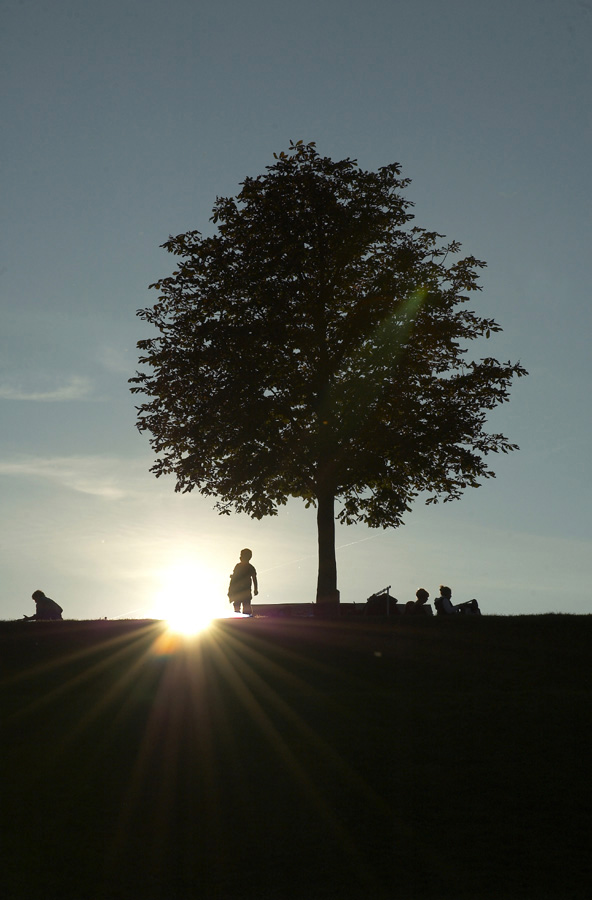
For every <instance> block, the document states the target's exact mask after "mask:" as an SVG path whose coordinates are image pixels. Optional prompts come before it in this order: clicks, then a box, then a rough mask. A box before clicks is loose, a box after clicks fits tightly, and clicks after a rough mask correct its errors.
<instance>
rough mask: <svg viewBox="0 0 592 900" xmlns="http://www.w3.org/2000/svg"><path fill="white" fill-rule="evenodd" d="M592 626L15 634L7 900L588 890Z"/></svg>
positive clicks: (104, 627) (5, 662) (333, 626)
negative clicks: (188, 638)
mask: <svg viewBox="0 0 592 900" xmlns="http://www.w3.org/2000/svg"><path fill="white" fill-rule="evenodd" d="M591 638H592V617H590V616H584V617H577V616H537V617H512V618H498V617H488V616H482V617H480V618H475V619H473V618H469V617H467V618H462V619H460V618H459V619H454V620H452V621H450V620H448V619H440V618H433V619H427V618H426V619H425V620H424V619H421V620H419V619H409V620H407V619H405V617H401V618H397V619H395V618H391V619H382V620H376V621H371V620H369V619H358V620H345V619H342V620H336V621H321V620H315V619H300V620H298V619H291V620H288V619H266V618H255V619H250V620H221V621H219V622H216V623H214V624H213V625H212V626H211V627H210V629H209V630H207V631H206V632H204V633H203V634H202V635H201V637H200V638H199V639H197V640H195V641H193V642H191V643H184V644H183V643H180V642H179V641H176V640H175V639H174V638H172V637H171V636H167V635H166V633H164V632H163V630H162V625H161V624H160V623H154V622H107V621H98V622H57V623H51V622H50V623H42V622H4V623H0V678H1V686H2V690H1V692H0V715H1V721H2V729H3V732H2V758H3V765H2V782H3V784H2V793H1V814H0V815H1V817H2V823H1V824H2V837H3V840H2V848H3V850H2V854H3V855H2V873H1V879H0V881H1V883H2V885H3V896H4V897H6V898H10V900H20V898H27V900H35V898H44V900H46V898H52V897H54V896H55V897H60V898H62V900H70V898H72V900H73V898H76V900H131V898H145V900H188V898H198V897H199V898H205V900H210V898H220V900H226V898H245V900H250V898H257V900H267V898H269V900H282V898H286V900H297V898H298V900H299V898H306V900H324V898H327V900H328V898H340V900H341V898H363V897H365V896H366V895H368V896H372V897H373V898H393V897H400V898H402V900H432V898H433V900H435V898H438V900H442V898H451V900H452V898H454V900H464V898H466V900H469V898H471V900H493V898H496V900H497V898H506V900H508V898H509V900H512V898H536V900H544V898H548V900H571V898H574V900H575V898H584V897H588V896H589V886H590V883H592V882H591V881H590V875H591V872H590V863H589V857H590V836H591V834H592V828H591V826H592V814H591V808H592V806H591V799H592V797H591V794H592V790H591V787H590V785H591V779H590V758H591V751H592V746H591V744H592V741H591V734H592V728H591V709H592V707H591V702H590V701H591V680H592V679H591V675H590V649H591Z"/></svg>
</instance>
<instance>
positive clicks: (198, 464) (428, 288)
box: [130, 141, 525, 602]
mask: <svg viewBox="0 0 592 900" xmlns="http://www.w3.org/2000/svg"><path fill="white" fill-rule="evenodd" d="M409 183H410V182H409V179H406V178H402V177H401V167H400V166H399V164H397V163H393V164H391V165H387V166H384V167H382V168H379V169H378V171H376V172H370V171H364V170H363V169H361V168H360V167H359V166H358V164H357V162H356V161H355V160H352V159H344V160H340V161H333V160H332V159H330V158H327V157H322V156H320V155H319V153H318V152H317V150H316V147H315V145H314V144H312V143H311V144H305V143H303V142H302V141H299V142H298V143H296V144H293V143H292V144H290V148H289V150H288V151H287V152H282V153H280V154H278V155H275V154H274V162H273V164H272V165H270V166H268V167H267V169H266V172H265V173H264V174H262V175H259V176H258V177H250V178H246V179H245V181H244V182H243V183H242V184H241V186H240V187H241V189H240V192H239V193H238V195H237V196H236V197H230V198H225V197H218V198H217V199H216V202H215V205H214V208H213V214H212V217H211V221H212V223H213V226H215V227H214V228H213V229H212V231H213V232H214V233H213V234H211V235H207V236H206V235H202V234H200V232H198V231H190V232H188V233H186V234H179V235H177V236H176V237H170V238H169V240H168V241H167V242H166V243H165V244H163V247H164V248H165V249H166V250H168V251H169V252H170V253H172V254H173V255H174V256H176V257H178V262H177V268H176V270H175V271H174V272H173V273H172V275H170V276H168V277H166V278H163V279H162V280H160V281H158V282H157V283H156V284H153V285H151V288H153V289H155V290H156V291H157V292H158V300H157V302H156V303H155V304H154V306H152V307H149V308H146V309H141V310H138V316H139V317H140V318H141V319H142V320H144V321H145V322H147V323H149V324H150V325H152V326H154V327H155V328H156V329H157V330H158V332H159V334H158V336H156V337H153V338H149V339H146V340H142V341H139V342H138V347H139V349H140V350H141V351H142V355H141V357H140V364H141V365H146V366H149V367H150V368H149V370H148V371H144V372H138V373H136V376H135V377H134V378H132V379H130V381H131V383H132V384H133V387H132V388H131V390H132V392H134V393H143V394H145V395H147V397H148V398H149V399H148V400H147V401H146V402H144V403H142V404H141V405H140V406H139V407H137V409H138V419H137V427H138V428H139V430H140V431H148V432H150V434H151V438H150V440H151V445H152V447H153V449H154V451H155V453H156V454H157V459H156V462H155V463H154V465H153V467H152V469H151V471H153V472H154V473H155V475H156V476H157V477H158V476H160V475H163V474H173V475H174V476H175V478H176V487H175V489H176V490H177V491H191V490H193V489H194V488H197V489H198V490H199V491H200V492H201V493H202V494H205V495H209V496H213V497H216V498H217V500H216V504H215V505H216V507H217V509H218V510H219V511H220V512H222V513H229V512H230V511H231V510H236V511H240V512H246V513H248V514H249V515H250V516H253V517H255V518H261V517H263V516H267V515H275V514H276V513H277V511H278V508H279V507H280V506H282V505H284V504H285V503H286V502H287V500H288V498H289V497H299V498H302V499H303V500H304V501H305V502H306V503H307V504H313V505H315V506H316V507H317V521H318V536H319V581H318V590H317V600H318V601H319V602H323V601H326V602H332V601H336V600H338V596H339V595H338V592H337V575H336V566H335V532H334V527H335V516H337V519H338V520H340V521H341V522H344V523H353V522H364V523H366V524H367V525H369V526H371V527H377V526H382V527H389V526H398V525H400V524H401V523H402V520H403V515H404V514H405V513H406V512H408V511H409V510H410V508H411V503H412V501H413V500H414V499H415V498H416V497H417V496H418V495H420V494H422V495H423V494H425V495H426V500H427V502H428V503H429V502H435V501H437V500H438V499H440V498H441V499H443V500H444V501H449V500H454V499H457V498H459V497H460V496H461V494H462V492H463V491H464V489H465V488H467V487H477V486H479V484H480V483H481V481H482V480H483V479H485V478H491V477H493V476H494V473H493V471H492V470H491V469H490V468H489V465H488V460H487V457H488V456H489V454H491V453H497V452H500V451H501V452H503V453H507V452H508V451H511V450H514V449H516V445H515V444H512V443H510V442H509V441H508V439H507V438H506V437H505V436H504V435H502V434H496V433H488V432H487V430H486V415H487V412H488V411H489V410H492V409H493V408H494V407H496V406H497V405H498V404H500V403H503V402H505V401H507V400H508V399H509V389H510V385H511V382H512V380H513V378H514V377H515V376H521V375H523V374H525V370H524V369H523V368H522V366H521V365H520V363H511V362H507V363H500V362H498V360H496V359H493V358H492V357H489V356H487V357H485V358H480V359H478V358H473V357H471V356H469V353H468V345H469V344H470V342H471V341H474V340H476V339H478V338H489V337H490V335H491V334H493V333H494V332H498V331H500V330H501V328H500V326H499V325H498V324H497V322H496V321H495V320H494V319H491V318H485V317H482V316H479V315H477V313H475V312H474V311H472V310H471V309H470V308H469V306H468V305H467V303H468V301H469V299H470V295H471V294H472V293H474V292H477V291H480V290H481V286H480V285H479V284H478V274H479V270H480V269H482V268H483V267H484V266H485V263H484V262H482V261H481V260H478V259H476V258H475V257H473V256H459V252H460V249H461V248H460V244H459V243H458V242H455V241H447V240H446V239H444V236H443V235H441V234H438V233H437V232H430V231H426V230H425V229H424V228H420V227H418V226H416V225H411V224H410V223H411V221H412V219H413V214H412V212H411V210H412V207H413V204H412V203H411V201H409V200H408V199H406V198H405V196H404V191H405V189H406V188H407V187H408V185H409ZM336 501H337V502H338V508H337V512H336V511H335V503H336Z"/></svg>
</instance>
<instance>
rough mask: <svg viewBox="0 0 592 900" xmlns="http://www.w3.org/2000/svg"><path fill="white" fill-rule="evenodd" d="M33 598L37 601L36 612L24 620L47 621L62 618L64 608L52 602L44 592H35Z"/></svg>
mask: <svg viewBox="0 0 592 900" xmlns="http://www.w3.org/2000/svg"><path fill="white" fill-rule="evenodd" d="M31 596H32V598H33V600H34V601H35V609H36V612H35V613H33V615H32V616H25V615H23V618H24V619H39V620H41V619H44V620H46V621H47V620H50V619H61V618H62V613H63V609H62V607H61V606H60V605H59V604H58V603H56V602H55V600H52V599H51V597H46V596H45V594H44V593H43V591H33V593H32V594H31Z"/></svg>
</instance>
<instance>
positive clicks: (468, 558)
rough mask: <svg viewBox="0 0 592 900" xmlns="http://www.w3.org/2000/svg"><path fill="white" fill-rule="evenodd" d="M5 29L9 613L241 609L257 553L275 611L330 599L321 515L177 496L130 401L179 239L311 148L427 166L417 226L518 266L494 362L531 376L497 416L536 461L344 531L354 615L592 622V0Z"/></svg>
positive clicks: (311, 6) (120, 0)
mask: <svg viewBox="0 0 592 900" xmlns="http://www.w3.org/2000/svg"><path fill="white" fill-rule="evenodd" d="M0 22H1V27H0V73H1V76H0V77H1V84H2V91H1V92H0V112H1V119H2V137H1V150H0V161H1V170H0V171H1V174H0V179H1V185H0V187H1V196H2V217H1V219H2V222H1V227H2V240H1V241H0V498H1V517H0V532H1V533H0V619H16V618H20V617H21V616H22V615H23V614H24V613H27V614H30V613H32V612H33V611H34V604H33V601H32V600H31V594H32V592H33V591H34V590H36V589H41V590H43V591H45V593H46V594H47V595H48V596H50V597H53V598H54V599H55V600H57V601H58V603H59V604H60V605H61V606H62V607H63V608H64V616H65V617H67V618H73V619H94V618H103V617H107V618H118V617H123V618H142V617H145V616H158V617H166V616H167V615H168V611H169V610H170V609H171V607H172V606H173V605H174V604H175V603H177V602H179V599H180V598H181V597H182V598H184V600H185V601H187V602H189V603H191V604H194V605H195V604H198V605H199V604H205V603H206V602H209V601H210V600H214V601H215V604H216V608H217V609H219V610H220V614H222V611H226V610H227V607H228V604H227V601H226V596H225V595H226V591H227V587H228V577H229V574H230V572H231V570H232V567H233V566H234V564H235V563H236V562H237V561H238V556H239V552H240V550H241V549H242V548H243V547H250V548H251V549H252V551H253V559H252V562H253V564H254V565H255V567H256V568H257V571H258V574H259V585H260V594H259V598H258V599H259V601H261V602H263V603H284V602H310V601H312V600H314V596H315V587H316V566H317V560H316V522H315V513H314V510H312V509H308V510H307V509H305V508H304V505H303V504H302V503H299V502H298V501H296V500H295V501H293V502H290V503H289V504H288V506H287V507H286V508H285V509H284V510H282V511H281V512H280V514H279V515H278V516H277V517H274V518H270V519H264V520H262V521H260V522H256V521H253V520H251V519H249V518H248V517H246V516H244V515H233V516H231V517H226V516H222V517H221V516H219V515H218V514H217V513H216V511H215V510H214V509H213V503H212V500H211V499H210V498H205V497H201V496H200V495H199V494H198V493H197V492H196V491H194V492H193V493H191V494H176V493H175V492H174V480H173V479H172V478H169V479H165V478H162V479H159V480H157V479H156V478H155V477H154V476H153V475H152V474H151V473H150V471H149V469H150V466H151V464H152V462H153V456H152V452H151V449H150V445H149V440H148V437H147V435H146V434H139V433H138V431H137V429H136V428H135V420H136V413H135V409H134V405H135V404H136V403H138V402H139V400H138V398H137V397H136V398H134V397H133V396H132V395H131V394H130V392H129V385H128V378H130V377H132V376H133V375H134V373H135V370H136V368H137V367H138V362H137V361H138V356H139V352H138V350H137V347H136V344H137V341H138V340H140V339H141V338H143V337H147V336H155V333H154V334H153V333H152V332H150V330H149V329H148V326H146V325H145V324H143V323H141V322H140V320H139V319H138V318H137V316H136V310H137V309H139V308H142V307H146V306H149V305H152V304H153V303H154V302H155V301H156V294H155V292H150V291H149V290H148V285H149V284H150V283H152V282H155V281H156V280H157V279H159V278H162V277H165V276H166V275H168V274H171V272H172V271H173V269H174V268H175V266H174V259H173V257H171V256H169V255H168V254H167V253H166V252H165V251H164V250H162V249H161V248H160V245H161V244H162V243H163V242H164V241H165V240H166V239H167V238H168V236H169V234H178V233H181V232H184V231H187V230H192V229H198V230H201V231H202V232H204V233H211V230H212V229H213V226H212V224H211V223H210V221H209V218H210V215H211V210H212V206H213V203H214V201H215V199H216V196H232V195H236V194H237V193H238V191H239V189H240V188H239V185H240V182H241V181H242V180H243V179H244V178H245V176H249V175H250V176H256V175H258V174H260V173H262V172H263V171H264V170H265V167H266V166H267V165H270V164H272V163H273V153H274V152H279V151H281V150H286V149H287V148H288V146H289V142H290V140H294V141H297V140H304V141H305V142H309V141H315V142H316V145H317V149H318V151H319V153H321V155H323V156H330V157H332V158H333V159H342V158H345V157H350V158H353V159H357V160H358V162H359V164H360V165H361V166H362V167H363V168H364V169H376V168H378V167H379V166H383V165H388V164H390V163H392V162H399V163H400V164H401V166H402V174H403V176H404V177H408V178H411V179H412V183H411V185H410V187H409V188H408V189H407V192H406V193H407V197H408V198H409V199H410V200H412V201H413V202H414V204H415V209H414V213H415V217H416V218H415V224H417V225H419V226H421V227H425V228H427V229H429V230H434V231H439V232H440V233H442V234H445V235H446V237H447V238H449V239H455V240H459V241H460V242H461V243H462V245H463V252H465V253H467V254H472V255H474V256H476V257H478V258H480V259H483V260H485V261H486V262H487V264H488V265H487V269H485V270H484V273H483V276H482V278H481V284H482V286H483V291H482V292H481V293H480V294H478V295H476V296H475V300H474V301H473V303H472V305H473V307H474V308H475V310H476V311H477V312H478V313H479V314H481V315H483V316H487V317H493V318H495V319H496V320H497V321H498V322H499V323H500V325H501V326H502V328H503V332H502V333H501V334H499V335H496V336H494V337H492V339H491V340H490V341H489V342H487V344H486V346H484V347H483V348H482V351H483V353H482V355H483V356H486V355H493V356H495V357H497V358H498V359H499V360H501V361H506V360H512V361H517V360H520V361H521V362H522V364H523V365H524V366H525V368H526V369H527V370H528V371H529V376H528V378H523V379H520V380H519V381H517V382H515V384H514V387H513V389H512V394H511V401H510V403H509V404H506V405H504V406H503V407H501V408H499V409H498V410H496V411H495V412H494V413H493V414H492V415H491V417H490V423H489V424H490V428H491V429H492V430H495V431H502V432H504V434H506V435H507V437H508V438H509V439H510V440H511V441H513V442H515V443H517V444H519V446H520V451H519V452H516V453H512V454H510V455H508V456H501V457H500V458H499V459H497V458H494V459H493V463H494V466H493V467H494V469H495V471H496V473H497V478H496V479H495V480H490V481H486V482H485V483H484V484H483V486H482V487H481V488H479V489H477V490H471V491H470V492H469V493H467V494H465V496H464V497H463V498H462V499H461V500H460V501H457V502H455V503H447V504H439V505H437V506H429V507H425V506H423V505H416V506H415V507H414V509H413V512H412V513H411V514H409V515H408V516H407V518H406V522H405V525H404V526H403V527H401V528H399V529H390V530H386V531H384V530H374V529H372V530H371V529H368V528H367V527H365V526H363V525H357V526H350V527H339V528H338V530H337V563H338V587H339V589H340V592H341V599H342V601H344V602H348V603H349V602H363V601H364V600H365V599H366V598H367V597H368V596H369V595H370V594H372V593H373V592H374V591H378V590H380V589H382V588H384V587H386V586H387V585H390V587H391V593H392V594H393V595H394V596H396V597H397V598H398V599H399V600H400V601H403V602H404V601H407V600H409V599H412V598H413V597H414V595H415V591H416V590H417V588H418V587H425V588H426V589H427V590H428V591H429V592H430V594H431V598H432V600H433V598H434V597H435V596H437V593H438V586H439V585H440V584H441V583H444V584H448V585H450V586H451V587H452V590H453V600H456V601H458V602H461V601H463V600H468V599H471V598H473V597H476V598H477V599H478V600H479V603H480V606H481V609H482V611H483V612H484V613H487V614H491V615H510V614H511V615H522V614H536V613H547V612H559V613H572V614H573V613H577V614H589V613H591V612H592V599H591V597H592V593H591V590H590V583H591V581H592V563H591V559H592V529H591V524H590V522H591V517H590V508H591V501H592V497H591V490H590V482H591V479H590V475H589V456H590V446H591V444H592V427H591V417H590V401H589V391H590V381H591V374H592V372H591V361H590V360H591V354H590V352H589V346H588V345H589V340H590V320H591V305H590V278H589V269H588V265H589V258H590V238H591V234H592V230H591V227H590V226H591V214H590V213H591V197H592V191H591V186H592V185H591V174H590V173H591V167H590V159H591V158H592V141H591V138H592V131H591V111H590V110H591V105H590V87H591V55H590V45H591V43H592V2H582V0H561V2H559V0H497V2H496V3H491V2H488V0H447V2H446V3H444V2H442V0H366V2H365V3H364V4H358V3H349V4H348V3H345V2H343V0H300V2H299V3H292V2H284V0H201V2H200V0H102V2H101V3H95V4H90V3H81V2H79V0H52V2H47V0H45V2H43V0H19V2H16V0H1V2H0ZM477 351H478V348H477Z"/></svg>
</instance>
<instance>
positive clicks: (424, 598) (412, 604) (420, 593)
mask: <svg viewBox="0 0 592 900" xmlns="http://www.w3.org/2000/svg"><path fill="white" fill-rule="evenodd" d="M415 596H416V598H417V599H416V600H415V601H413V600H408V601H407V603H406V604H405V613H406V614H409V615H413V616H414V615H420V616H422V615H424V614H425V613H431V611H432V608H431V607H428V606H426V604H427V602H428V600H429V597H430V595H429V593H428V592H427V591H426V589H425V588H418V590H417V591H416V592H415Z"/></svg>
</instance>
